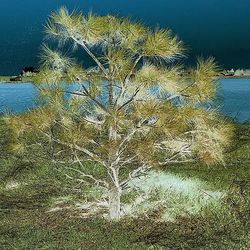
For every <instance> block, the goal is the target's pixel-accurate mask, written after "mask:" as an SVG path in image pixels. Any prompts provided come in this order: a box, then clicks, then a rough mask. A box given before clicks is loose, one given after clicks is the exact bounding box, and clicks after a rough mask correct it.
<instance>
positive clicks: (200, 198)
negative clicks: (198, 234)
mask: <svg viewBox="0 0 250 250" xmlns="http://www.w3.org/2000/svg"><path fill="white" fill-rule="evenodd" d="M130 188H131V189H133V191H134V193H135V194H136V195H134V197H133V199H132V201H131V202H130V203H127V204H124V210H123V213H124V215H137V216H139V215H140V214H145V213H150V211H152V210H161V219H162V220H166V221H174V220H175V218H177V217H178V216H188V215H193V214H198V213H199V212H201V211H202V210H203V209H204V208H205V207H207V206H212V207H214V208H217V207H220V205H221V201H222V197H223V196H224V193H223V192H216V191H210V190H209V187H208V186H207V185H206V184H205V183H204V182H202V181H200V180H198V179H195V178H183V177H180V176H178V175H173V174H167V173H163V172H160V171H155V172H152V173H151V174H150V175H148V176H146V177H143V178H141V179H137V180H133V181H131V183H130Z"/></svg>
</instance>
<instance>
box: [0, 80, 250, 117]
mask: <svg viewBox="0 0 250 250" xmlns="http://www.w3.org/2000/svg"><path fill="white" fill-rule="evenodd" d="M36 94H37V90H36V88H35V87H34V86H33V85H32V84H31V83H21V84H9V83H8V84H4V83H2V84H0V113H20V112H24V111H26V110H28V109H32V108H35V107H36V105H37V98H36ZM219 96H221V97H222V100H223V102H221V104H220V105H221V110H222V112H223V113H224V114H225V115H226V116H229V117H232V118H235V119H236V120H238V121H240V122H244V121H250V78H249V79H222V80H220V89H219Z"/></svg>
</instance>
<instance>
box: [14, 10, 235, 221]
mask: <svg viewBox="0 0 250 250" xmlns="http://www.w3.org/2000/svg"><path fill="white" fill-rule="evenodd" d="M46 34H47V37H48V38H52V39H53V40H56V41H58V42H59V47H58V49H56V50H52V49H51V48H49V46H48V45H43V49H42V55H41V71H40V73H39V74H38V75H37V76H36V80H35V85H36V86H37V88H38V89H39V90H40V95H41V97H42V98H43V100H44V102H45V105H44V106H42V107H40V108H37V109H35V110H32V111H30V112H27V113H26V114H23V115H20V116H15V117H11V118H9V122H10V125H11V126H12V128H13V136H14V137H15V138H17V143H15V144H13V149H14V150H16V151H17V152H19V153H22V152H25V150H27V149H30V148H32V147H33V148H35V149H38V148H41V149H43V152H44V154H46V155H47V156H46V157H47V158H48V159H49V160H51V161H53V162H55V163H58V164H62V165H64V166H65V168H67V169H68V170H69V172H72V173H74V174H76V176H77V177H76V176H75V175H73V176H74V178H75V179H76V181H79V182H81V183H86V182H88V183H90V185H96V186H98V187H102V188H103V189H105V190H106V193H107V194H108V197H109V202H108V204H109V205H108V207H109V211H110V217H111V218H112V219H119V218H120V215H121V207H120V206H121V203H120V197H121V195H122V192H123V191H124V190H125V189H129V182H130V180H131V179H133V178H138V177H140V176H142V175H144V174H146V173H147V172H148V171H149V170H150V169H152V168H154V167H159V166H167V165H168V164H173V163H183V162H193V161H201V162H204V163H206V164H214V163H217V162H223V161H224V157H223V155H224V150H225V148H226V147H227V145H228V143H229V141H230V137H231V134H232V128H231V126H230V125H228V124H227V123H226V122H225V121H224V119H223V118H222V117H221V116H220V115H219V114H218V112H217V111H216V109H215V108H214V106H213V105H211V101H212V100H213V99H214V98H215V97H216V90H217V84H216V80H217V79H216V76H217V75H218V71H219V67H218V66H217V64H216V63H215V61H214V59H213V58H208V59H204V58H200V59H198V62H197V66H196V67H195V68H193V69H191V70H190V71H189V74H188V73H187V72H186V71H185V69H184V67H183V66H182V65H179V64H178V59H179V58H180V57H182V56H183V55H184V53H185V48H184V46H183V43H182V41H180V40H179V39H178V37H176V36H174V35H173V34H172V32H171V31H170V30H168V29H161V28H156V29H154V30H152V29H149V28H148V27H145V26H144V25H143V24H141V23H135V22H132V21H131V20H129V19H128V18H120V17H115V16H96V15H94V14H93V13H89V14H87V15H85V14H83V13H81V12H72V13H70V12H69V11H68V10H67V9H66V8H61V9H60V10H59V11H57V12H54V13H52V14H51V16H50V18H49V20H48V22H47V24H46ZM64 44H71V45H72V46H73V48H77V49H83V50H84V51H85V53H87V54H88V55H89V56H90V58H91V60H93V62H94V63H95V66H94V67H89V68H83V66H82V65H80V64H79V63H78V62H77V58H70V57H69V56H67V55H66V54H64V53H63V52H62V51H63V49H62V48H63V45H64ZM86 161H91V162H95V163H96V164H97V166H98V168H100V169H103V171H104V172H105V174H104V175H103V176H98V175H97V176H95V175H94V174H93V173H92V172H91V171H90V172H88V171H87V170H86V169H85V168H84V162H86ZM68 177H69V178H73V177H72V176H70V175H69V174H68Z"/></svg>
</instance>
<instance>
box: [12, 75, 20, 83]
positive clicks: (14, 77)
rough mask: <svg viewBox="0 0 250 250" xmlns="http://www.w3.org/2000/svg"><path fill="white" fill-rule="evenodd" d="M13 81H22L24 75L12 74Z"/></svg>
mask: <svg viewBox="0 0 250 250" xmlns="http://www.w3.org/2000/svg"><path fill="white" fill-rule="evenodd" d="M10 81H11V82H20V81H22V76H12V77H10Z"/></svg>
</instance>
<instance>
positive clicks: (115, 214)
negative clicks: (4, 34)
mask: <svg viewBox="0 0 250 250" xmlns="http://www.w3.org/2000/svg"><path fill="white" fill-rule="evenodd" d="M109 215H110V219H111V220H119V219H120V216H121V190H119V189H118V188H114V189H112V190H111V191H110V194H109Z"/></svg>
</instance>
